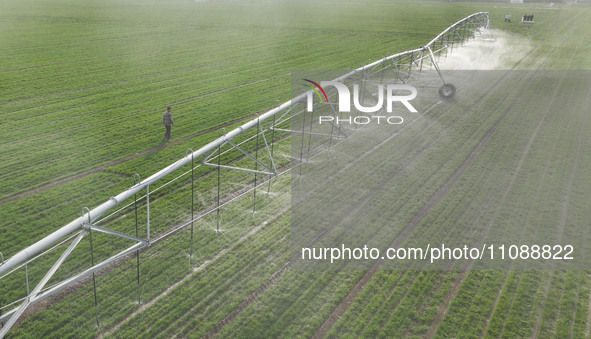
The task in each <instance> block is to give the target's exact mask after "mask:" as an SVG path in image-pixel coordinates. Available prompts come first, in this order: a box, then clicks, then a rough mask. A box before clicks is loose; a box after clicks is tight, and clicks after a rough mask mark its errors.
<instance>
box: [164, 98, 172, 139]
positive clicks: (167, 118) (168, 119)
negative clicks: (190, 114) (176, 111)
mask: <svg viewBox="0 0 591 339" xmlns="http://www.w3.org/2000/svg"><path fill="white" fill-rule="evenodd" d="M170 110H172V108H171V107H170V106H168V107H167V109H166V112H164V116H163V117H162V123H163V124H164V127H166V133H165V134H164V140H165V141H166V140H168V139H170V128H171V127H172V126H174V121H173V120H172V113H170Z"/></svg>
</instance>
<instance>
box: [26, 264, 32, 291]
mask: <svg viewBox="0 0 591 339" xmlns="http://www.w3.org/2000/svg"><path fill="white" fill-rule="evenodd" d="M25 279H26V280H27V297H28V296H29V295H30V294H31V290H30V288H29V264H25Z"/></svg>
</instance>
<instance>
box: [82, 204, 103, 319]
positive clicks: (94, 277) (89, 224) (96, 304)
mask: <svg viewBox="0 0 591 339" xmlns="http://www.w3.org/2000/svg"><path fill="white" fill-rule="evenodd" d="M84 210H86V211H87V213H88V240H90V264H91V267H94V250H93V247H92V227H91V225H92V222H91V221H90V210H89V209H88V208H87V207H84V209H83V210H82V211H83V212H82V213H83V214H84ZM92 290H93V291H94V311H95V316H96V326H97V327H100V326H101V324H100V323H99V317H98V299H97V297H96V274H95V272H94V271H93V272H92Z"/></svg>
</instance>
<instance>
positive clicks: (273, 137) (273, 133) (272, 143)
mask: <svg viewBox="0 0 591 339" xmlns="http://www.w3.org/2000/svg"><path fill="white" fill-rule="evenodd" d="M276 103H277V104H278V103H279V100H277V101H276ZM276 119H277V115H273V125H271V126H273V127H275V122H276ZM274 146H275V128H273V131H272V132H271V158H273V150H274ZM272 180H273V177H271V178H269V186H267V194H269V193H270V192H271V181H272Z"/></svg>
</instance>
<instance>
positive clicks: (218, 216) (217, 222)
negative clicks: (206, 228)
mask: <svg viewBox="0 0 591 339" xmlns="http://www.w3.org/2000/svg"><path fill="white" fill-rule="evenodd" d="M224 134H225V133H224ZM221 157H222V145H221V144H220V145H218V201H217V220H216V228H215V231H216V234H218V233H219V232H220V172H221V166H220V165H221Z"/></svg>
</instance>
